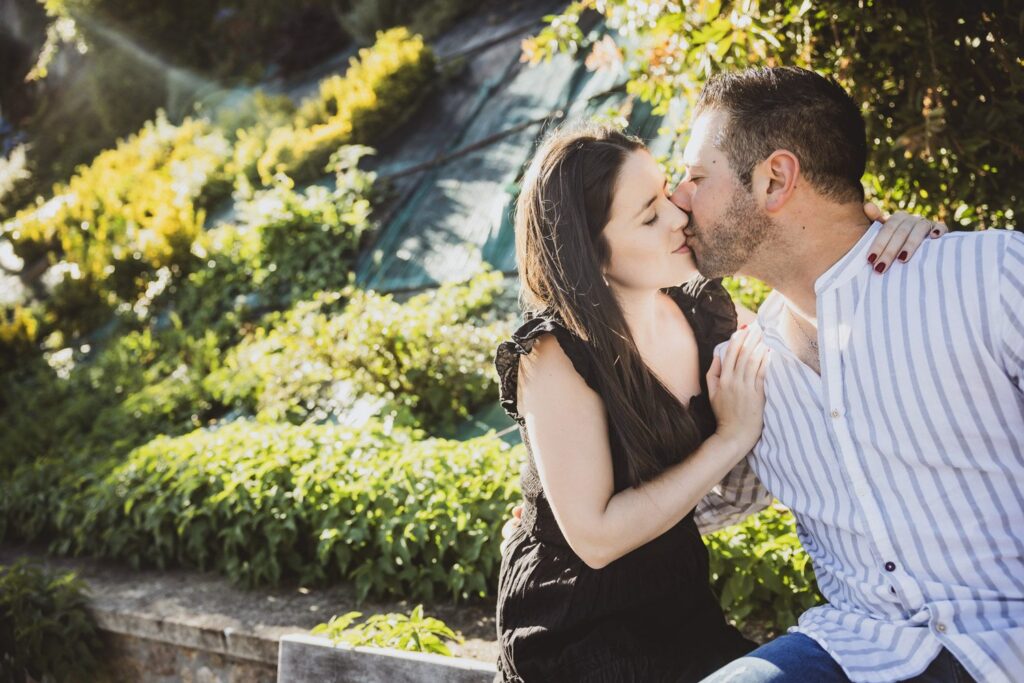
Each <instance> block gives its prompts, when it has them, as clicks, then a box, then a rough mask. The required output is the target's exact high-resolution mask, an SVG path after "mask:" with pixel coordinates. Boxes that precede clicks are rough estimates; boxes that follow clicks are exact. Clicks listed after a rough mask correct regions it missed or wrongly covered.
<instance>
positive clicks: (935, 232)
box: [932, 230, 942, 237]
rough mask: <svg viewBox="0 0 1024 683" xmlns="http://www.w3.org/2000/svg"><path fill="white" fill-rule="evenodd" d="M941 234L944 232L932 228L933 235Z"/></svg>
mask: <svg viewBox="0 0 1024 683" xmlns="http://www.w3.org/2000/svg"><path fill="white" fill-rule="evenodd" d="M941 234H942V233H941V232H939V231H938V230H932V237H938V236H939V235H941Z"/></svg>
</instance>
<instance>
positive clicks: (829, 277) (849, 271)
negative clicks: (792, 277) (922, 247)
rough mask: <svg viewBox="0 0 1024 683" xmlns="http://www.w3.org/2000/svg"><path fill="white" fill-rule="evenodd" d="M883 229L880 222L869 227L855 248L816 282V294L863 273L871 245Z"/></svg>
mask: <svg viewBox="0 0 1024 683" xmlns="http://www.w3.org/2000/svg"><path fill="white" fill-rule="evenodd" d="M881 228H882V224H881V223H879V222H878V221H875V222H874V223H872V224H871V225H870V226H868V229H867V230H866V231H865V232H864V235H863V236H862V237H861V238H860V239H859V240H857V243H856V244H855V245H853V248H852V249H850V251H848V252H846V255H845V256H843V257H842V258H841V259H839V260H838V261H837V262H836V263H835V264H833V265H832V267H831V268H829V269H828V270H826V271H825V272H824V273H822V274H821V276H820V277H819V278H818V279H817V280H815V281H814V293H815V294H816V295H820V294H821V293H822V292H824V291H826V290H828V289H831V288H832V287H835V286H837V285H841V284H843V283H844V282H846V281H847V280H849V279H850V278H852V277H853V276H854V275H856V274H858V273H861V272H863V270H864V266H865V264H867V262H868V255H867V253H868V249H870V248H871V244H872V242H874V241H875V237H877V236H878V231H879V230H881Z"/></svg>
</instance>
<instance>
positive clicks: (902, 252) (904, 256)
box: [900, 251, 907, 261]
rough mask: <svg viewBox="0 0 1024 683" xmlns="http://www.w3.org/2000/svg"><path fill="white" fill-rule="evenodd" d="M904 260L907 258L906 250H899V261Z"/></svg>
mask: <svg viewBox="0 0 1024 683" xmlns="http://www.w3.org/2000/svg"><path fill="white" fill-rule="evenodd" d="M906 260H907V252H905V251H901V252H900V261H906Z"/></svg>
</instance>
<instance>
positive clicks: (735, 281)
mask: <svg viewBox="0 0 1024 683" xmlns="http://www.w3.org/2000/svg"><path fill="white" fill-rule="evenodd" d="M722 284H723V285H724V286H725V288H726V289H727V290H728V291H729V294H730V295H732V298H733V300H734V301H737V302H738V303H740V304H741V305H743V306H744V307H746V308H749V309H750V310H752V311H756V310H757V309H758V308H760V307H761V304H762V303H764V300H765V299H766V298H767V297H768V295H769V294H771V291H772V288H771V287H769V286H768V285H766V284H765V283H763V282H761V281H760V280H755V279H754V278H752V277H727V278H725V280H723V281H722Z"/></svg>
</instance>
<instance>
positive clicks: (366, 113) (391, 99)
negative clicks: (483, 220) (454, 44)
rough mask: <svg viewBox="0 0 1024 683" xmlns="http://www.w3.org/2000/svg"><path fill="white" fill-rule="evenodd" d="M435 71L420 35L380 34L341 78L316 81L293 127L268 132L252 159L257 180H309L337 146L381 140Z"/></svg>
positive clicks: (407, 112)
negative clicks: (280, 177)
mask: <svg viewBox="0 0 1024 683" xmlns="http://www.w3.org/2000/svg"><path fill="white" fill-rule="evenodd" d="M434 74H435V66H434V57H433V53H432V52H431V51H430V49H429V48H428V47H426V46H425V45H424V43H423V39H422V38H421V37H419V36H410V35H409V32H408V31H407V30H406V29H404V28H396V29H392V30H390V31H387V32H384V33H379V34H378V35H377V42H376V43H375V44H374V45H373V47H371V48H364V49H362V50H360V51H359V58H358V59H355V58H353V59H352V62H351V64H350V66H349V68H348V71H347V72H346V73H345V75H344V76H332V77H330V78H327V79H325V80H324V81H322V82H321V83H320V93H319V95H318V96H316V97H313V98H311V99H309V100H307V101H306V102H304V103H303V104H302V105H301V106H300V107H299V111H298V114H297V116H296V122H295V125H294V126H293V127H283V128H278V129H276V130H274V131H273V132H272V133H271V134H270V136H269V137H268V139H267V149H266V152H265V153H264V154H263V156H262V157H261V158H260V160H259V162H258V163H257V170H258V173H259V176H260V179H261V180H262V182H263V183H264V184H265V185H269V184H270V183H271V182H272V180H273V178H274V176H275V175H277V174H278V173H284V174H286V175H288V176H289V177H291V178H294V179H295V180H308V179H310V178H314V177H316V176H318V175H320V174H322V173H323V171H324V165H325V164H326V162H327V160H328V158H329V157H330V156H331V154H332V153H333V152H334V151H335V150H336V149H337V148H338V147H340V146H342V145H348V144H374V143H376V142H377V141H379V140H382V139H383V138H384V137H385V136H386V134H387V133H388V132H390V131H391V130H393V129H394V128H395V127H397V126H398V125H400V124H401V123H402V122H403V121H405V119H406V118H407V117H408V116H409V115H410V114H411V113H412V112H413V110H414V109H415V104H416V103H417V102H419V100H420V99H421V98H422V97H423V95H424V94H425V93H426V92H427V91H428V90H429V86H430V85H431V80H432V78H433V76H434Z"/></svg>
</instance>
